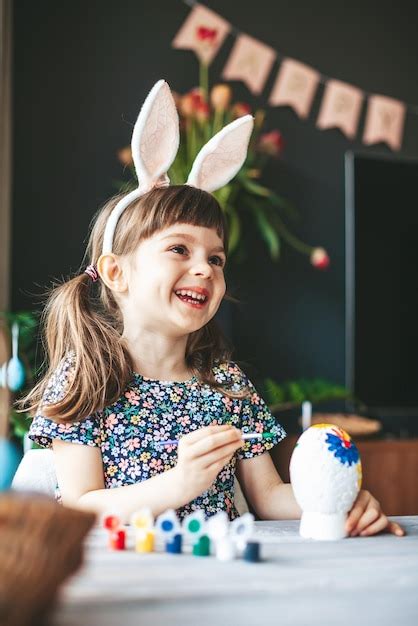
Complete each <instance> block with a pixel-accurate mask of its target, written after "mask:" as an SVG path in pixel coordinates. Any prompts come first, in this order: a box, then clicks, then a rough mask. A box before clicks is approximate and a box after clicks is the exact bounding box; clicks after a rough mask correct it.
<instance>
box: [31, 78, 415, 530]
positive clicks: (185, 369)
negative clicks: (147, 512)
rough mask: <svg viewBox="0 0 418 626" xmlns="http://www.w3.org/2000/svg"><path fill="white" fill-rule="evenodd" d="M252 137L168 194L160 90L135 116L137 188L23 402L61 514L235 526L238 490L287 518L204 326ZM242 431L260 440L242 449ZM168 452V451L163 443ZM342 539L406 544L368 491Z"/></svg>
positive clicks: (55, 311)
mask: <svg viewBox="0 0 418 626" xmlns="http://www.w3.org/2000/svg"><path fill="white" fill-rule="evenodd" d="M251 128H252V118H251V117H250V116H245V118H240V119H239V120H236V121H235V122H233V123H232V124H230V125H229V126H227V127H226V128H224V129H223V130H222V131H221V132H220V133H218V135H216V136H215V137H214V138H213V139H212V140H211V141H210V142H208V144H207V145H206V146H205V147H204V148H203V149H202V151H201V153H199V155H198V156H197V158H196V160H195V163H194V166H193V168H192V172H191V174H190V176H189V179H188V182H187V184H185V185H180V186H168V179H167V176H166V172H167V171H168V168H169V167H170V165H171V162H172V161H173V160H174V157H175V154H176V152H177V148H178V121H177V115H176V112H175V106H174V103H173V101H172V97H171V94H170V91H169V89H168V86H167V85H166V83H164V82H163V81H160V82H159V83H157V85H155V87H154V89H153V90H152V91H151V93H150V95H149V96H148V98H147V100H146V102H145V104H144V106H143V108H142V110H141V113H140V115H139V118H138V121H137V123H136V125H135V128H134V134H133V140H132V149H133V157H134V163H135V167H136V171H137V174H138V180H139V181H140V186H139V187H138V189H137V190H135V191H134V192H131V193H130V194H128V195H126V196H123V197H118V198H116V199H114V200H112V201H110V202H109V203H108V204H107V205H106V206H105V207H104V208H103V210H102V211H101V212H100V213H99V215H98V217H97V219H96V221H95V224H94V227H93V229H92V232H91V236H90V241H89V245H88V250H87V255H88V258H89V261H90V264H89V266H88V267H87V269H86V270H85V272H83V273H81V274H80V275H78V276H75V277H74V278H72V279H71V280H69V281H68V282H66V283H64V284H62V285H60V286H59V287H57V288H56V289H55V290H54V291H53V292H52V295H51V297H50V300H49V302H48V305H47V308H46V313H45V315H46V327H45V331H46V345H47V349H48V356H49V363H50V368H49V371H48V372H47V374H46V376H45V377H44V378H43V379H42V380H41V381H40V382H39V383H38V385H37V386H36V387H35V388H34V390H33V391H32V392H31V394H30V395H29V397H28V398H27V401H28V402H29V404H30V406H31V408H32V410H34V411H35V413H36V415H35V418H34V420H33V422H32V425H31V429H30V437H31V438H32V439H33V440H34V441H36V442H37V443H39V444H41V445H43V446H48V447H52V448H53V451H54V459H55V465H56V472H57V478H58V485H59V491H60V495H61V499H62V501H63V503H64V504H68V505H72V506H76V507H77V506H78V507H82V508H86V509H92V510H94V511H97V512H103V511H107V510H117V511H119V512H120V514H121V515H122V516H123V517H124V518H125V519H129V517H130V515H131V514H132V513H133V512H134V511H136V510H138V509H139V508H141V507H145V506H146V507H149V508H150V509H151V510H152V511H153V513H154V515H158V514H159V513H161V512H163V511H165V510H166V509H168V508H174V509H177V510H178V513H179V515H180V516H184V515H185V514H186V513H188V512H190V511H191V510H194V509H197V508H203V509H204V510H205V512H206V514H207V515H208V516H209V515H213V514H214V513H216V512H218V511H226V512H227V513H228V515H229V516H230V518H231V519H233V518H235V517H236V516H237V510H236V508H235V504H234V477H235V475H237V477H238V479H239V482H240V484H241V486H242V487H243V490H244V493H245V495H246V497H247V498H248V500H249V502H250V503H251V505H252V507H253V508H254V510H255V511H256V513H257V514H258V516H259V517H260V518H262V519H283V518H287V519H291V518H297V517H299V516H300V509H299V507H298V505H297V503H296V501H295V498H294V496H293V493H292V488H291V486H290V485H288V484H284V483H283V482H282V480H281V479H280V477H279V475H278V474H277V472H276V470H275V467H274V465H273V462H272V460H271V457H270V455H269V454H268V450H269V449H270V448H272V447H273V446H274V445H276V444H277V443H278V442H279V441H280V440H281V439H283V437H284V436H285V432H284V430H283V429H282V428H281V426H280V425H278V424H277V423H276V421H275V419H274V417H273V416H272V414H271V413H270V411H269V409H268V408H267V406H266V405H265V403H264V402H263V400H262V399H261V398H260V396H259V395H258V393H257V391H256V390H255V388H254V386H253V385H252V383H251V382H250V381H249V380H248V378H247V376H246V375H245V374H244V372H243V371H242V370H241V369H240V368H239V367H238V365H237V364H236V363H234V362H233V361H231V360H230V353H229V351H228V349H227V347H226V345H225V343H224V341H223V339H222V337H221V335H220V333H219V331H218V330H217V328H216V325H215V322H214V320H213V317H214V315H215V313H216V311H217V310H218V308H219V306H220V303H221V301H222V299H223V298H224V297H225V293H226V286H225V278H224V268H225V263H226V259H227V249H228V241H227V227H226V223H225V218H224V214H223V212H222V210H221V208H220V206H219V204H218V202H217V201H216V199H215V198H214V196H212V195H211V194H210V193H209V192H210V191H213V190H214V189H216V188H218V187H221V186H223V185H225V184H226V183H227V182H228V181H229V180H230V179H231V178H232V177H233V176H234V175H235V174H236V172H237V171H238V170H239V169H240V167H241V165H242V163H243V161H244V159H245V154H246V149H247V145H248V140H249V136H250V133H251ZM243 431H244V432H254V431H255V432H258V433H262V432H271V433H273V436H272V438H270V439H263V440H261V441H248V440H247V441H245V442H244V441H243V440H242V433H243ZM173 439H176V440H179V445H178V446H176V445H175V444H170V445H166V444H161V443H160V442H164V441H166V440H173ZM347 527H348V530H349V531H350V532H351V534H352V535H355V534H362V535H364V534H369V535H370V534H373V533H376V532H378V531H381V530H383V529H388V530H389V531H391V532H394V533H396V534H403V531H402V529H401V528H400V527H399V526H398V525H397V524H394V523H390V522H388V520H387V518H386V517H385V515H384V514H383V513H382V512H381V510H380V506H379V503H378V502H377V501H376V500H375V499H374V498H373V497H372V496H371V495H370V494H369V493H368V492H366V491H362V492H361V493H360V495H359V497H358V499H357V501H356V503H355V505H354V507H353V509H352V511H351V513H350V515H349V518H348V522H347Z"/></svg>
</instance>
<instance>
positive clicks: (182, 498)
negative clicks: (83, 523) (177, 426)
mask: <svg viewBox="0 0 418 626" xmlns="http://www.w3.org/2000/svg"><path fill="white" fill-rule="evenodd" d="M52 445H53V450H54V461H55V468H56V472H57V479H58V485H59V488H60V492H61V497H62V501H63V503H64V504H66V505H69V506H75V507H77V506H78V507H81V508H85V509H89V510H92V511H95V512H96V513H104V512H107V511H113V512H115V513H118V514H119V515H120V516H121V517H122V518H123V520H124V521H129V518H130V516H131V515H132V513H134V512H135V511H138V510H139V509H141V508H143V507H148V508H150V509H151V511H152V512H153V514H154V515H155V516H157V515H159V514H160V513H163V512H164V511H166V510H167V509H178V508H179V507H181V506H184V505H185V504H187V503H189V502H190V501H191V500H193V499H194V498H196V497H197V496H199V495H200V494H201V493H203V492H204V491H205V490H206V489H208V488H209V487H210V485H211V484H212V483H213V481H214V480H215V478H216V476H217V475H218V474H219V472H220V471H221V469H222V468H223V467H224V465H226V464H227V463H228V462H229V460H230V459H231V458H232V456H233V455H234V454H235V452H236V451H237V450H238V449H239V448H240V447H241V446H242V445H243V441H242V439H241V431H239V430H237V429H236V428H233V427H232V426H229V425H223V426H207V427H206V428H199V429H198V430H196V431H193V432H191V433H189V434H188V435H185V436H184V437H182V438H181V440H180V443H179V446H178V461H177V465H176V466H175V467H174V468H172V469H170V470H168V471H166V472H163V473H162V474H158V475H156V476H153V477H152V478H149V479H147V480H144V481H142V482H138V483H135V484H133V485H125V486H123V487H114V488H112V489H106V488H105V484H104V478H103V464H102V457H101V451H100V448H98V447H95V446H88V445H82V444H77V443H69V442H64V441H61V440H59V439H54V440H53V443H52Z"/></svg>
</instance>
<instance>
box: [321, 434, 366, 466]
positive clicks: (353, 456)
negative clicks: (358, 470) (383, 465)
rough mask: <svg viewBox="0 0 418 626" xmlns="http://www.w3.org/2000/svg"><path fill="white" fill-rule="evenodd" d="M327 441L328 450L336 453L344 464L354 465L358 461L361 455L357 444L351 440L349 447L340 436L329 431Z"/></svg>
mask: <svg viewBox="0 0 418 626" xmlns="http://www.w3.org/2000/svg"><path fill="white" fill-rule="evenodd" d="M326 443H327V444H328V450H329V451H330V452H333V453H334V456H335V457H336V458H337V459H338V460H339V461H341V463H342V464H343V465H345V464H346V463H347V464H348V465H353V464H355V463H357V462H358V460H359V458H360V455H359V452H358V450H357V447H356V446H355V444H354V443H353V442H352V441H350V442H348V447H346V445H347V444H346V445H345V443H346V442H344V441H343V440H342V439H341V438H340V437H337V436H336V435H331V434H330V433H327V438H326Z"/></svg>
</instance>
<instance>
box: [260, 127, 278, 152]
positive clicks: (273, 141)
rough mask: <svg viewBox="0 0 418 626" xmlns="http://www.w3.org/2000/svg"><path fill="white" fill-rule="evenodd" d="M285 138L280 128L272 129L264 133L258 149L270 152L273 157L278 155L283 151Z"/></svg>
mask: <svg viewBox="0 0 418 626" xmlns="http://www.w3.org/2000/svg"><path fill="white" fill-rule="evenodd" d="M283 147H284V140H283V135H282V134H281V132H280V131H278V130H272V131H271V132H269V133H263V134H262V135H260V138H259V140H258V150H259V151H260V152H264V153H265V154H269V155H270V156H273V157H278V156H279V154H281V152H282V151H283Z"/></svg>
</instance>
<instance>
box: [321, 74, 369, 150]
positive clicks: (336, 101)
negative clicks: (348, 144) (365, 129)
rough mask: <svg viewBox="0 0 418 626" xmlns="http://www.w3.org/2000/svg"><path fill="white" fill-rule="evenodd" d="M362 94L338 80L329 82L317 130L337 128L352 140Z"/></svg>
mask: <svg viewBox="0 0 418 626" xmlns="http://www.w3.org/2000/svg"><path fill="white" fill-rule="evenodd" d="M363 97H364V96H363V92H362V91H361V89H357V88H356V87H353V86H352V85H348V84H347V83H342V82H340V81H339V80H329V81H328V82H327V84H326V87H325V94H324V97H323V100H322V104H321V110H320V111H319V115H318V120H317V123H316V125H317V126H318V128H339V129H340V130H341V131H342V132H343V133H345V134H346V135H347V137H348V138H349V139H354V137H355V135H356V132H357V126H358V122H359V117H360V111H361V105H362V102H363Z"/></svg>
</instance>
